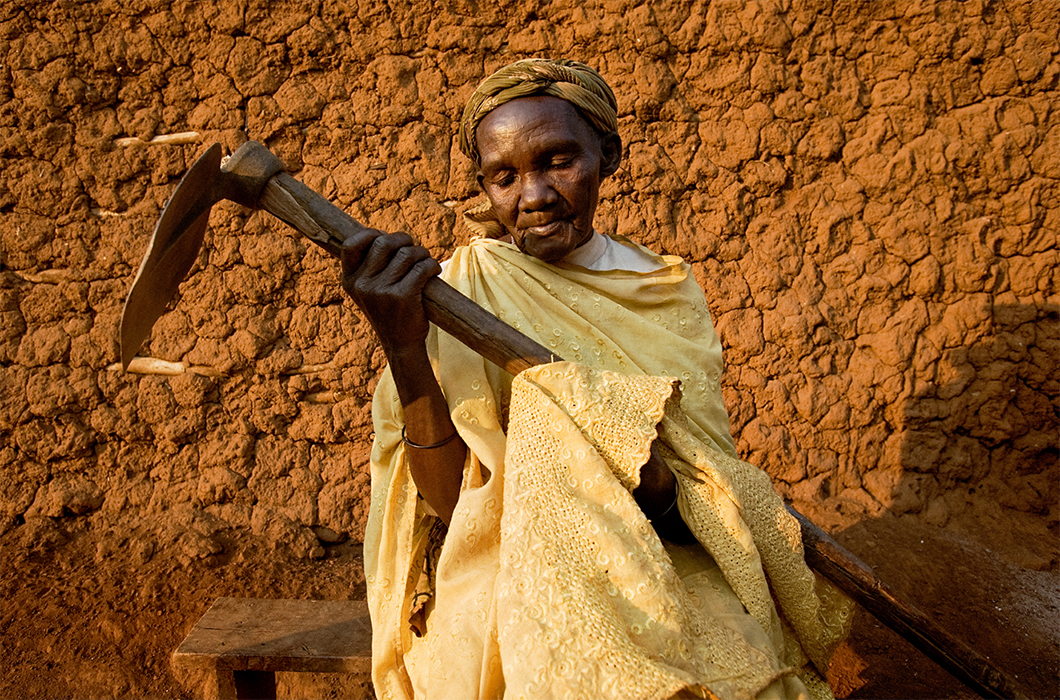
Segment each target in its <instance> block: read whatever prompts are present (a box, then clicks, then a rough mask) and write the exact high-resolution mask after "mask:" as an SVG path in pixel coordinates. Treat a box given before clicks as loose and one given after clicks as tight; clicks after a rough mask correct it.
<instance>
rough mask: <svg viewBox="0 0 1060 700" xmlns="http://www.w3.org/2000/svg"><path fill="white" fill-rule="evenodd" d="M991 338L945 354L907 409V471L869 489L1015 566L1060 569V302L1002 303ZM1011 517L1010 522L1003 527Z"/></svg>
mask: <svg viewBox="0 0 1060 700" xmlns="http://www.w3.org/2000/svg"><path fill="white" fill-rule="evenodd" d="M992 320H993V327H994V333H993V334H992V336H991V337H990V338H989V340H988V341H987V342H981V343H978V344H976V345H973V346H970V347H958V348H952V349H948V350H946V351H944V352H943V355H942V357H941V358H940V360H939V362H938V367H939V369H938V373H937V375H936V381H935V382H931V383H927V384H926V385H924V386H922V387H917V390H916V393H915V395H914V396H913V397H912V398H911V399H910V400H909V401H908V402H907V404H906V406H905V409H904V419H905V426H904V427H905V430H904V431H902V437H901V446H900V449H901V457H900V463H901V466H902V473H901V476H900V478H899V479H898V481H897V483H893V484H888V483H882V482H880V480H879V479H877V483H872V477H871V475H870V477H869V480H868V481H869V483H867V484H866V486H868V487H869V490H870V491H872V492H873V495H874V496H875V497H876V498H877V499H878V500H879V501H880V502H881V503H883V504H885V505H887V507H888V509H889V510H890V511H891V512H892V513H894V514H896V515H900V514H903V513H919V514H920V515H921V518H922V519H923V520H924V521H925V522H927V523H929V524H932V525H937V526H940V527H942V526H946V527H947V528H948V529H952V530H955V531H959V532H963V533H965V534H968V535H971V536H973V537H974V538H975V539H978V540H980V541H981V542H982V543H983V545H984V546H985V547H987V548H990V549H993V550H994V551H996V552H1000V553H1001V554H1002V556H1004V557H1006V558H1007V559H1008V560H1009V561H1010V562H1011V563H1012V564H1015V565H1017V566H1020V567H1024V568H1028V569H1036V570H1046V569H1052V568H1054V567H1055V566H1056V564H1057V560H1058V558H1060V552H1058V544H1060V542H1058V515H1060V513H1058V508H1060V492H1058V491H1060V488H1058V487H1060V466H1058V461H1060V460H1058V452H1060V449H1058V448H1060V387H1058V381H1060V332H1058V331H1060V307H1058V306H1057V305H1046V306H1041V307H1036V306H997V307H995V308H994V311H993V319H992ZM1001 523H1004V526H1002V525H1001Z"/></svg>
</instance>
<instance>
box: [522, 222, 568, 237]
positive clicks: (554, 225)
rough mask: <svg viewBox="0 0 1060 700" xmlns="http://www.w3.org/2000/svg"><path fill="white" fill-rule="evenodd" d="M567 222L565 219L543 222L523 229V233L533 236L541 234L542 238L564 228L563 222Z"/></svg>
mask: <svg viewBox="0 0 1060 700" xmlns="http://www.w3.org/2000/svg"><path fill="white" fill-rule="evenodd" d="M565 223H566V220H565V219H557V220H556V221H552V222H549V223H547V224H541V225H538V226H527V227H526V228H524V229H523V233H524V234H530V235H532V236H539V237H541V238H546V237H548V236H551V235H552V234H554V233H555V232H556V231H558V230H559V229H560V228H562V227H563V224H565Z"/></svg>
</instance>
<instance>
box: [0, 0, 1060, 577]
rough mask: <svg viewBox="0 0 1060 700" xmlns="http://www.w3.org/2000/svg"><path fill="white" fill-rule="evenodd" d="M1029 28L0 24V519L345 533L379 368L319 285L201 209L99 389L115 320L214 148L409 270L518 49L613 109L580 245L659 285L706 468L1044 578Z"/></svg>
mask: <svg viewBox="0 0 1060 700" xmlns="http://www.w3.org/2000/svg"><path fill="white" fill-rule="evenodd" d="M1058 18H1060V4H1058V3H1057V2H1056V1H1055V0H1048V1H1040V2H1039V1H1035V2H1030V1H1028V0H1023V1H1021V0H1008V1H1007V2H976V1H969V2H944V1H939V2H932V1H930V0H927V1H925V2H921V3H917V4H915V5H908V6H907V4H906V3H886V2H868V1H864V2H858V1H853V0H852V1H846V2H814V1H810V0H806V1H802V0H792V1H790V2H788V1H783V0H782V1H778V2H772V1H769V0H764V1H761V2H757V1H751V0H729V1H718V0H715V1H711V2H703V1H696V2H673V3H667V4H666V7H665V8H655V9H651V8H650V7H648V6H647V5H644V4H640V3H635V2H620V1H613V2H588V3H586V2H581V1H579V2H569V1H568V0H556V1H555V2H551V3H546V4H541V5H538V4H535V3H523V4H504V5H503V7H502V5H501V4H497V3H483V4H479V3H475V2H455V3H429V2H418V3H415V4H414V5H413V6H412V7H408V6H406V4H405V3H398V2H394V3H391V4H390V5H387V4H385V3H383V2H361V3H357V2H338V1H334V2H333V1H325V2H319V1H318V2H297V3H295V2H268V3H266V2H260V1H259V2H245V1H238V2H221V3H198V2H187V1H179V0H178V1H177V2H173V3H170V2H159V1H158V0H144V1H132V2H120V3H119V2H98V3H75V2H65V1H64V2H28V3H27V2H13V1H12V0H4V1H3V2H2V4H0V216H2V221H0V229H2V244H0V245H2V247H0V397H2V408H0V493H2V496H0V501H2V504H0V508H2V520H0V523H2V525H0V528H3V529H4V530H6V529H9V528H11V527H13V526H15V525H17V524H18V523H21V522H23V521H24V520H25V519H27V518H33V517H52V518H64V517H87V518H92V519H94V520H96V521H98V522H99V523H101V524H108V523H114V524H118V525H122V526H123V527H126V528H129V531H130V532H134V533H138V534H136V536H135V537H133V538H132V539H131V540H130V542H131V543H132V544H131V545H130V546H133V545H135V546H136V547H139V548H140V549H142V550H143V552H144V556H145V557H150V556H151V552H152V551H155V549H156V548H157V547H159V546H166V545H167V544H170V543H179V545H180V546H181V547H182V551H183V552H184V556H188V557H205V556H210V554H211V553H213V552H216V551H217V548H218V547H219V546H220V545H219V544H218V542H217V540H216V537H215V535H216V534H217V533H218V532H220V531H221V530H223V529H225V528H232V527H234V528H250V529H252V530H254V531H255V532H257V533H260V534H264V535H266V536H267V537H269V538H270V539H272V540H273V541H275V542H276V543H278V544H281V545H284V546H289V547H292V548H293V549H294V550H295V551H296V552H299V553H301V554H304V555H306V556H319V555H320V554H321V553H322V551H323V550H322V549H321V548H320V546H319V545H320V542H321V541H325V542H326V541H329V540H332V539H335V538H336V537H342V536H345V535H350V536H352V537H354V538H358V537H360V536H361V532H362V527H363V522H364V518H365V514H366V509H367V499H368V474H367V469H366V466H365V463H366V461H367V454H368V449H369V444H370V439H371V425H370V416H369V401H370V396H371V392H372V389H373V387H374V383H375V381H376V377H377V375H378V373H379V371H380V369H381V367H382V365H383V361H384V358H383V357H382V354H381V352H380V351H379V350H378V348H377V345H376V342H375V340H374V338H373V336H372V334H371V331H370V329H369V328H368V327H367V325H366V324H365V323H364V322H362V321H361V320H360V319H359V318H358V316H357V314H356V313H355V312H354V310H353V309H352V308H351V305H350V304H349V303H347V302H346V301H345V300H344V298H343V295H342V294H341V293H340V290H339V289H338V286H337V284H336V279H337V272H336V269H335V265H334V263H333V262H332V261H331V260H330V259H329V258H328V257H327V256H326V255H324V254H323V253H321V252H319V251H318V250H317V249H315V248H314V247H312V246H311V245H310V244H307V243H306V242H305V241H304V240H302V239H300V238H298V237H296V236H295V235H294V234H292V232H291V231H290V230H289V229H287V228H286V227H285V226H284V225H283V224H281V223H280V222H278V221H277V220H276V219H273V218H272V217H271V216H269V215H265V214H261V213H254V212H251V211H248V210H244V209H242V208H240V207H238V206H236V205H234V204H228V203H226V204H222V205H219V206H218V207H216V208H215V210H214V212H213V214H212V215H211V218H210V224H211V227H210V230H209V232H208V233H207V236H206V244H205V246H204V250H203V252H202V254H201V255H200V258H199V260H198V262H197V264H196V266H195V268H194V269H193V273H192V275H191V277H190V278H189V279H188V281H187V282H186V283H185V284H184V286H183V287H182V290H181V294H182V298H181V299H180V301H179V303H177V304H176V305H175V307H174V308H173V309H172V310H171V311H170V312H169V313H168V314H167V315H166V316H164V317H163V318H162V320H161V321H160V322H159V323H158V324H157V326H156V328H155V331H154V334H153V337H152V339H151V340H150V342H149V343H148V344H145V346H144V347H143V349H142V351H141V354H142V355H144V356H145V357H151V358H155V359H157V360H159V361H160V362H156V363H155V365H154V368H153V369H150V370H149V371H148V373H146V374H124V373H122V372H121V371H119V370H116V369H115V368H114V367H113V365H114V363H115V362H116V361H117V359H118V346H117V329H118V322H119V317H120V313H121V305H122V301H123V298H124V295H125V292H126V290H127V288H128V286H129V284H130V282H131V280H132V277H133V275H134V273H135V271H136V269H137V266H138V264H139V261H140V258H141V256H142V254H143V252H144V249H145V247H146V243H147V240H148V236H149V235H150V232H151V230H152V228H153V225H154V222H155V220H156V219H157V217H158V215H159V213H160V210H161V207H162V205H163V204H164V202H165V200H166V198H167V197H168V195H169V193H170V192H171V191H172V189H173V187H174V186H175V184H176V182H177V180H178V179H179V177H180V176H181V175H182V174H183V173H184V171H185V170H186V169H187V168H188V166H189V165H190V164H191V162H193V161H194V159H195V158H196V157H197V156H198V155H199V154H200V153H201V152H202V151H203V150H204V149H205V146H206V145H208V144H210V143H213V142H217V141H219V142H220V143H222V144H223V145H224V147H225V148H226V150H229V151H230V150H232V149H234V148H235V147H236V146H238V145H239V144H240V143H242V142H243V141H245V140H246V139H248V138H252V139H256V140H259V141H263V142H265V143H266V144H267V145H268V146H269V147H270V148H272V149H273V150H274V152H276V153H277V154H278V155H280V156H281V157H282V158H283V159H284V161H285V162H286V164H287V166H288V168H289V170H290V171H291V172H292V173H294V174H295V175H296V176H297V177H299V178H300V179H302V180H304V181H305V182H306V183H308V184H309V185H310V186H312V187H313V188H315V189H317V190H318V191H320V192H321V193H322V194H324V195H325V196H327V197H329V198H330V199H332V200H333V201H335V202H336V203H338V204H339V205H341V206H342V207H344V208H345V209H347V210H348V211H349V212H350V213H351V214H353V215H354V216H355V217H356V218H358V219H360V220H362V221H364V222H366V223H368V224H369V225H372V226H376V227H379V228H385V229H399V228H400V229H405V230H408V231H410V232H412V233H414V234H415V235H417V236H418V237H419V238H420V239H421V240H423V241H424V242H425V243H426V245H428V246H429V247H430V248H431V249H432V250H433V251H434V252H435V253H436V254H437V255H439V256H445V255H446V254H447V252H448V251H450V250H451V249H452V248H453V247H454V246H455V245H458V244H460V243H462V242H465V241H466V240H467V238H468V234H467V232H466V231H465V230H464V229H463V228H462V226H461V225H460V223H459V213H460V212H461V211H462V210H463V209H464V208H466V207H467V206H469V205H470V204H471V203H473V202H474V201H475V199H476V197H477V192H476V189H475V185H474V180H473V177H472V175H473V173H472V170H471V169H470V165H469V163H468V162H467V161H466V160H465V159H464V158H463V156H462V155H460V154H459V151H458V150H457V148H456V146H455V140H454V133H455V130H456V123H457V120H458V118H459V115H460V110H461V108H462V105H463V102H464V100H465V99H466V98H467V97H468V95H469V94H470V93H471V91H472V90H473V88H474V86H475V84H476V83H477V82H478V81H479V80H480V79H481V78H482V77H484V76H485V75H487V74H488V73H489V72H491V71H492V70H493V69H495V68H497V67H499V66H500V65H503V64H504V63H507V62H509V61H511V60H514V59H515V58H519V57H525V56H532V55H550V56H564V57H574V58H578V59H580V60H583V61H585V62H587V63H590V64H592V65H594V66H595V67H597V68H598V69H599V70H600V71H601V72H602V73H603V74H604V75H605V77H606V78H607V79H608V80H609V81H610V82H611V84H612V85H613V87H614V88H615V91H616V93H617V94H618V96H619V100H620V102H621V108H620V109H621V133H622V136H623V139H624V142H625V144H626V147H627V158H626V160H625V162H624V166H623V168H622V170H621V171H620V172H619V173H618V174H617V175H616V176H615V177H614V178H613V179H612V180H611V181H610V182H609V183H608V185H607V186H606V187H605V190H604V193H603V195H604V201H603V203H602V205H601V209H600V215H599V219H598V227H599V228H600V229H601V230H603V231H613V232H617V233H619V234H623V235H626V236H629V237H631V238H633V239H635V240H637V241H640V242H642V243H644V244H646V245H648V246H651V247H653V248H655V249H657V250H661V251H665V252H669V253H676V254H680V255H682V256H684V257H685V258H686V259H688V260H689V261H690V262H692V264H693V266H694V268H695V271H696V275H697V278H698V279H699V280H700V282H701V284H702V285H703V287H704V288H705V290H706V292H707V296H708V300H709V302H710V305H711V311H712V313H713V314H714V318H715V321H716V325H717V327H718V330H719V332H720V334H721V337H722V341H723V343H724V345H725V348H726V353H727V355H726V357H727V364H728V370H727V374H726V376H725V380H724V386H725V397H726V401H727V403H728V406H729V409H730V412H731V415H732V424H733V432H734V435H735V436H736V438H737V444H738V448H739V450H740V452H741V453H742V454H743V455H744V456H745V457H746V458H748V459H750V460H752V461H754V462H756V463H758V464H760V465H762V466H763V467H764V468H766V469H767V470H768V471H769V473H770V474H771V475H772V476H773V477H774V479H775V480H776V482H777V485H778V488H779V489H780V490H781V491H782V492H783V493H784V494H785V495H788V496H789V497H792V498H794V499H796V500H798V501H801V502H818V503H823V504H826V505H825V507H826V508H828V509H830V510H832V511H833V512H835V513H837V514H839V516H842V517H844V518H853V519H857V518H864V517H874V516H877V515H880V514H881V513H883V512H884V511H890V512H893V513H897V514H901V513H913V514H918V515H919V516H920V517H925V518H927V520H928V521H929V522H932V523H935V524H938V525H953V526H959V525H960V524H961V523H963V522H965V521H966V520H967V518H968V517H970V516H971V515H974V516H976V517H977V518H978V520H977V522H979V523H984V522H986V523H987V526H986V529H991V528H992V527H993V525H995V524H996V525H998V527H1001V528H1002V529H1005V531H1006V532H1012V533H1017V534H1018V537H1014V538H1012V540H1011V542H1010V544H1011V545H1012V547H1013V550H1012V551H1013V552H1014V553H1015V554H1014V556H1017V557H1019V558H1021V561H1022V562H1023V563H1025V564H1028V565H1033V566H1036V567H1047V566H1049V565H1050V564H1051V563H1053V562H1055V544H1054V542H1055V539H1056V537H1055V535H1056V523H1057V501H1058V495H1057V482H1058V476H1057V431H1058V427H1057V410H1058V406H1060V399H1058V395H1060V392H1058V388H1057V377H1058V367H1057V357H1058V353H1060V341H1058V337H1057V335H1058V332H1057V317H1058V300H1057V296H1056V288H1055V284H1056V263H1057V232H1058V230H1060V219H1058V216H1060V202H1058V192H1060V190H1058V180H1060V156H1058V153H1060V116H1058V112H1057V105H1058V104H1060V99H1058V98H1060V93H1058V76H1060V61H1058V51H1060V42H1058V38H1057V26H1058V22H1057V20H1058ZM184 132H195V133H196V134H198V136H192V137H187V138H186V139H185V140H188V141H190V142H188V143H183V144H182V143H160V142H158V141H156V142H155V143H150V142H151V141H152V139H156V137H159V136H165V135H172V134H177V133H184ZM179 140H181V139H178V141H179ZM161 141H165V139H161ZM984 515H985V516H987V517H988V518H989V519H988V520H987V521H983V520H982V516H984ZM1050 529H1051V530H1052V532H1051V533H1050Z"/></svg>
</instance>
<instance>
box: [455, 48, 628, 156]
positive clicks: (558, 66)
mask: <svg viewBox="0 0 1060 700" xmlns="http://www.w3.org/2000/svg"><path fill="white" fill-rule="evenodd" d="M540 95H549V96H551V97H558V98H560V99H563V100H566V101H567V102H570V103H571V104H572V105H574V107H575V108H576V109H577V110H578V112H579V113H580V114H581V115H582V117H584V118H585V120H586V121H587V122H589V124H591V125H592V127H593V128H594V129H596V130H597V131H598V132H599V133H600V134H605V135H606V134H610V133H612V132H615V131H618V102H617V101H616V100H615V93H614V92H612V91H611V88H610V87H609V86H608V84H607V83H606V82H604V79H603V77H602V76H601V75H600V74H599V73H597V72H596V71H595V70H593V69H592V68H590V67H589V66H587V65H585V64H584V63H578V62H577V61H567V60H551V59H547V58H527V59H524V60H522V61H516V62H515V63H512V64H509V65H507V66H505V67H504V68H501V69H500V70H499V71H497V72H496V73H494V74H493V75H491V76H490V77H488V78H486V79H485V80H484V81H482V84H481V85H479V86H478V89H477V90H475V93H474V94H473V95H472V96H471V99H469V100H468V101H467V105H466V106H465V107H464V116H463V117H462V118H461V119H460V150H461V151H463V152H464V155H466V156H467V157H468V158H470V159H471V160H473V161H475V162H476V163H478V162H479V160H480V157H479V152H478V143H477V142H476V140H475V131H476V130H477V129H478V125H479V122H481V121H482V120H483V119H484V118H485V116H486V115H487V114H489V113H490V112H492V111H493V110H495V109H497V108H498V107H500V106H501V105H504V104H507V103H509V102H511V101H512V100H516V99H518V98H520V97H535V96H540Z"/></svg>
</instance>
